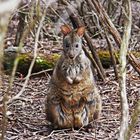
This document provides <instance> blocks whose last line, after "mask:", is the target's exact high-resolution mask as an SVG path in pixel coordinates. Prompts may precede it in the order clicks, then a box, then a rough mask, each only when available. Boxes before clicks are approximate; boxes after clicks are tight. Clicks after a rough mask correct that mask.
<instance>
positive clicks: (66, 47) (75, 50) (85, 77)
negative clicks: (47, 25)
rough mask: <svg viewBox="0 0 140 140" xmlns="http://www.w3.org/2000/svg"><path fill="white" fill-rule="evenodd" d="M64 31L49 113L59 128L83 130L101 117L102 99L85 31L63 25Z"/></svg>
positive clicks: (53, 76)
mask: <svg viewBox="0 0 140 140" xmlns="http://www.w3.org/2000/svg"><path fill="white" fill-rule="evenodd" d="M61 32H62V33H63V35H64V37H63V53H62V55H61V57H60V59H59V60H58V62H57V64H56V66H55V68H54V71H53V75H52V78H51V80H50V82H49V85H48V91H47V97H46V103H45V104H46V105H45V106H46V114H47V119H48V120H49V121H50V122H51V123H52V125H53V126H54V127H55V128H71V127H73V128H80V127H82V126H86V125H88V123H89V122H91V121H93V120H94V119H98V118H99V116H100V113H101V97H100V94H99V93H98V90H97V88H96V85H95V82H94V78H93V74H92V70H91V64H90V60H89V59H88V58H87V56H86V55H85V53H84V51H83V49H82V36H83V35H84V32H85V28H84V27H79V28H77V29H74V30H72V29H71V28H70V27H69V26H68V25H63V26H61Z"/></svg>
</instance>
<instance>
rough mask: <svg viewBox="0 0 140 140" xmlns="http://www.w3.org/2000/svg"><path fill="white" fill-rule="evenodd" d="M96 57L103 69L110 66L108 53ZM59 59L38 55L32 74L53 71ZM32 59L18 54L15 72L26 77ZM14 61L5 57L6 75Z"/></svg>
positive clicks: (29, 56)
mask: <svg viewBox="0 0 140 140" xmlns="http://www.w3.org/2000/svg"><path fill="white" fill-rule="evenodd" d="M132 53H133V54H134V55H135V56H136V57H138V58H140V52H132ZM98 55H99V58H100V60H101V63H102V65H103V67H104V68H109V67H110V66H112V61H111V59H110V54H109V51H102V50H100V51H98ZM118 55H119V53H118V52H116V58H117V57H118ZM59 57H60V55H59V54H57V53H53V54H50V55H46V56H45V55H43V54H39V55H38V57H37V59H36V62H35V65H34V67H33V70H32V73H35V72H39V71H42V70H46V69H53V67H54V65H55V63H56V62H57V60H58V58H59ZM32 58H33V56H32V54H30V53H28V54H20V56H19V57H18V59H19V64H18V68H17V72H19V73H22V74H24V75H26V74H27V72H28V69H29V66H30V64H31V61H32ZM14 60H15V56H11V55H5V58H4V69H5V71H6V72H8V73H9V72H11V70H12V68H13V63H14Z"/></svg>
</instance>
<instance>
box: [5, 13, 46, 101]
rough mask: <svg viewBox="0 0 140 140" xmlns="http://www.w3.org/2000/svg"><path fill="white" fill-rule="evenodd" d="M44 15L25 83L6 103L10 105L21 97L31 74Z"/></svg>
mask: <svg viewBox="0 0 140 140" xmlns="http://www.w3.org/2000/svg"><path fill="white" fill-rule="evenodd" d="M45 13H46V12H44V14H43V15H42V18H41V20H40V23H39V27H38V30H37V33H36V37H35V48H34V55H33V60H32V62H31V64H30V67H29V70H28V74H27V76H26V80H25V82H24V85H23V87H22V89H21V90H20V92H19V93H18V94H17V95H16V96H14V97H13V98H11V99H10V100H9V101H8V103H11V102H12V101H13V100H16V99H17V98H19V97H20V96H21V95H22V93H23V92H24V90H25V87H26V86H27V84H28V81H29V77H30V75H31V72H32V68H33V66H34V63H35V61H36V57H37V49H38V40H39V34H40V30H41V28H42V26H43V21H44V19H45Z"/></svg>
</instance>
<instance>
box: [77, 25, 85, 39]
mask: <svg viewBox="0 0 140 140" xmlns="http://www.w3.org/2000/svg"><path fill="white" fill-rule="evenodd" d="M84 33H85V27H84V26H82V27H79V28H78V29H77V34H78V36H80V37H82V36H83V35H84Z"/></svg>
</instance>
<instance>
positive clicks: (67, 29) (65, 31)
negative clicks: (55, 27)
mask: <svg viewBox="0 0 140 140" xmlns="http://www.w3.org/2000/svg"><path fill="white" fill-rule="evenodd" d="M60 28H61V32H62V33H63V34H64V35H67V34H68V33H70V32H71V30H72V29H71V27H70V26H69V25H62V26H61V27H60Z"/></svg>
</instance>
